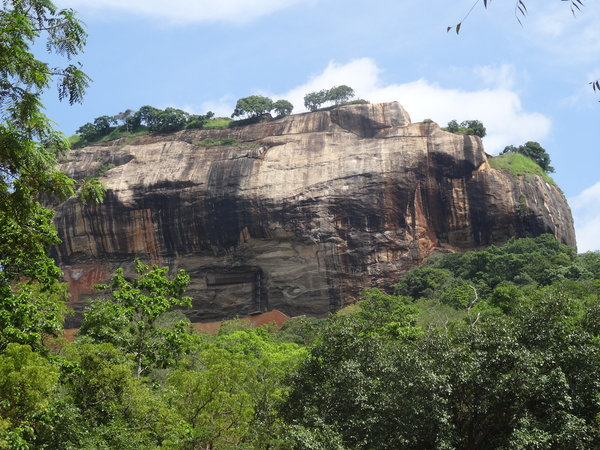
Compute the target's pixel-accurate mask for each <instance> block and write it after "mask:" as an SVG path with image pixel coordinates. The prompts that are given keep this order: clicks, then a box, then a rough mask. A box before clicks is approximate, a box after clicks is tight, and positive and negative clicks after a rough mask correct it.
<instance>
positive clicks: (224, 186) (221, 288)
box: [53, 102, 575, 326]
mask: <svg viewBox="0 0 600 450" xmlns="http://www.w3.org/2000/svg"><path fill="white" fill-rule="evenodd" d="M207 137H210V138H213V139H223V138H225V137H234V138H236V139H238V140H239V141H240V142H241V144H240V145H238V146H235V147H218V146H216V147H203V146H200V145H197V144H196V143H198V142H200V141H202V140H203V139H205V138H207ZM104 163H113V164H115V165H116V166H117V167H115V168H114V169H111V170H109V171H108V172H106V173H105V175H104V177H103V178H102V181H103V182H104V183H105V184H106V185H107V186H108V189H109V190H108V193H107V197H106V200H105V202H104V203H103V204H101V205H82V204H80V203H78V202H76V201H75V200H74V199H70V200H68V201H66V202H64V203H62V204H60V205H58V207H57V208H56V217H55V224H56V226H57V228H58V230H59V233H60V236H61V239H62V240H63V242H62V244H60V245H58V246H56V248H55V249H54V250H53V253H54V256H55V257H56V259H57V261H58V263H59V265H60V266H61V267H62V268H63V270H64V272H65V279H66V280H68V281H69V283H70V289H71V293H72V306H73V307H74V308H75V310H76V311H77V312H78V314H77V315H76V316H75V317H74V318H73V319H72V320H71V323H70V324H68V325H69V326H76V325H77V323H78V321H79V320H80V318H81V309H82V300H83V299H85V298H87V297H90V296H93V295H98V294H97V293H95V292H94V290H93V288H92V286H93V284H95V283H99V282H102V281H105V280H107V279H108V278H109V277H110V275H111V274H112V273H113V272H114V270H116V268H118V267H124V268H125V269H126V270H131V269H132V268H133V263H132V261H133V259H134V258H135V257H140V258H141V259H142V260H144V261H146V262H150V263H156V264H159V265H168V266H169V267H170V268H171V269H172V270H174V271H175V270H179V269H185V270H186V271H187V272H188V273H189V274H190V276H191V278H192V281H191V283H190V286H189V289H188V293H189V294H190V295H191V296H192V297H193V304H194V306H193V309H192V310H191V311H189V312H188V315H189V316H190V318H191V319H192V321H211V320H220V319H223V318H227V317H231V316H235V315H245V314H247V313H249V312H252V311H255V310H266V309H273V308H277V309H280V310H281V311H283V312H285V313H286V314H289V315H298V314H310V315H324V314H326V313H327V312H328V311H330V310H336V309H338V308H340V307H342V306H344V305H345V304H348V303H351V302H354V301H355V300H356V299H357V298H358V295H359V293H360V291H361V290H362V289H364V288H369V287H380V288H383V289H386V288H388V287H389V285H390V284H392V283H394V282H396V281H397V280H398V278H399V277H400V276H401V275H402V274H404V273H406V272H407V271H408V270H410V269H411V268H413V267H415V266H416V265H418V264H419V263H421V262H422V261H423V259H424V258H426V257H427V256H428V255H429V254H431V253H432V252H434V251H466V250H470V249H479V248H483V247H485V246H488V245H490V244H497V245H501V244H502V243H504V242H506V240H508V239H509V238H510V237H511V236H518V237H526V236H537V235H539V234H542V233H552V234H554V235H555V236H556V237H557V238H558V239H559V240H560V241H561V242H563V243H565V244H568V245H572V246H575V235H574V231H573V223H572V218H571V213H570V210H569V208H568V206H567V204H566V203H565V201H564V199H563V197H562V195H561V193H560V191H559V190H558V189H557V188H556V187H554V186H551V185H549V184H547V183H545V182H544V181H543V180H542V179H540V178H538V177H535V176H529V177H528V179H527V180H516V179H514V178H513V177H512V176H511V175H510V174H509V173H507V172H504V171H496V170H494V169H492V168H491V167H490V166H489V164H488V163H487V156H486V154H485V152H484V150H483V146H482V143H481V140H480V139H479V138H477V137H474V136H459V135H454V134H451V133H447V132H444V131H442V130H441V129H440V128H439V127H438V125H437V124H435V123H428V124H423V123H417V124H411V122H410V117H409V115H408V114H407V113H406V111H404V109H403V108H402V106H400V104H398V103H396V102H394V103H386V104H376V105H352V106H344V107H341V108H337V109H334V110H331V111H324V112H316V113H307V114H300V115H294V116H290V117H286V118H284V119H280V120H276V121H265V122H261V123H258V124H254V125H249V126H246V127H239V128H233V129H228V130H211V131H208V130H193V131H192V130H190V131H182V132H178V133H174V134H170V135H145V136H141V137H139V138H137V139H136V140H134V141H133V142H131V143H127V142H126V141H123V140H119V141H113V142H108V143H101V144H95V145H92V146H90V147H87V148H84V149H81V150H78V151H76V152H74V153H73V154H72V156H71V158H70V160H69V162H68V163H66V164H64V165H63V166H62V167H61V168H62V169H63V170H64V171H66V172H67V173H68V174H69V175H71V176H74V177H79V178H81V177H83V176H85V175H87V174H90V175H93V174H94V173H96V172H97V170H98V169H99V167H100V166H101V165H102V164H104Z"/></svg>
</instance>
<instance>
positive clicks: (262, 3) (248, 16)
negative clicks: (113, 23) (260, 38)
mask: <svg viewBox="0 0 600 450" xmlns="http://www.w3.org/2000/svg"><path fill="white" fill-rule="evenodd" d="M315 1H317V0H252V1H249V0H218V1H214V0H171V1H164V0H127V1H123V0H69V2H68V7H71V8H76V9H80V10H83V9H85V10H94V11H96V12H97V13H99V14H102V15H104V14H112V13H113V12H114V11H115V10H120V11H127V12H130V13H133V14H139V15H144V16H148V17H151V18H154V19H159V20H161V21H165V22H167V23H172V24H174V23H176V24H185V23H198V22H207V21H227V22H250V21H252V20H254V19H256V18H258V17H261V16H265V15H267V14H271V13H273V12H275V11H278V10H280V9H284V8H287V7H290V6H292V5H294V4H297V3H314V2H315ZM62 3H63V1H62V0H59V1H58V2H57V4H58V5H59V6H63V7H67V6H66V5H62ZM65 3H66V2H65Z"/></svg>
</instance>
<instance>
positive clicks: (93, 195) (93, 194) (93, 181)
mask: <svg viewBox="0 0 600 450" xmlns="http://www.w3.org/2000/svg"><path fill="white" fill-rule="evenodd" d="M105 195H106V185H105V184H104V183H102V182H101V181H98V179H97V178H92V177H85V178H84V180H83V182H82V183H81V185H80V187H79V189H78V191H77V198H78V199H79V201H80V202H82V203H87V202H91V203H102V201H103V200H104V196H105Z"/></svg>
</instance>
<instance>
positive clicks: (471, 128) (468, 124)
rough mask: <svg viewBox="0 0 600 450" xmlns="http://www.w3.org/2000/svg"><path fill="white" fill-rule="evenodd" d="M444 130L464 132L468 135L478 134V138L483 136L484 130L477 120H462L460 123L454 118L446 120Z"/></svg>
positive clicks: (457, 132)
mask: <svg viewBox="0 0 600 450" xmlns="http://www.w3.org/2000/svg"><path fill="white" fill-rule="evenodd" d="M446 131H449V132H451V133H455V134H466V135H470V136H479V137H480V138H483V137H485V135H486V130H485V127H484V126H483V123H481V122H480V121H479V120H463V121H462V122H461V123H460V124H459V123H458V122H457V121H456V120H454V119H453V120H451V121H450V122H448V126H447V127H446Z"/></svg>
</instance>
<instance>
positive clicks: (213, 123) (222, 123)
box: [202, 117, 233, 130]
mask: <svg viewBox="0 0 600 450" xmlns="http://www.w3.org/2000/svg"><path fill="white" fill-rule="evenodd" d="M231 123H233V121H232V120H231V119H230V118H228V117H216V118H214V119H210V120H209V121H208V122H206V123H205V124H204V126H203V127H202V128H203V129H205V130H224V129H227V128H229V125H230V124H231Z"/></svg>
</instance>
